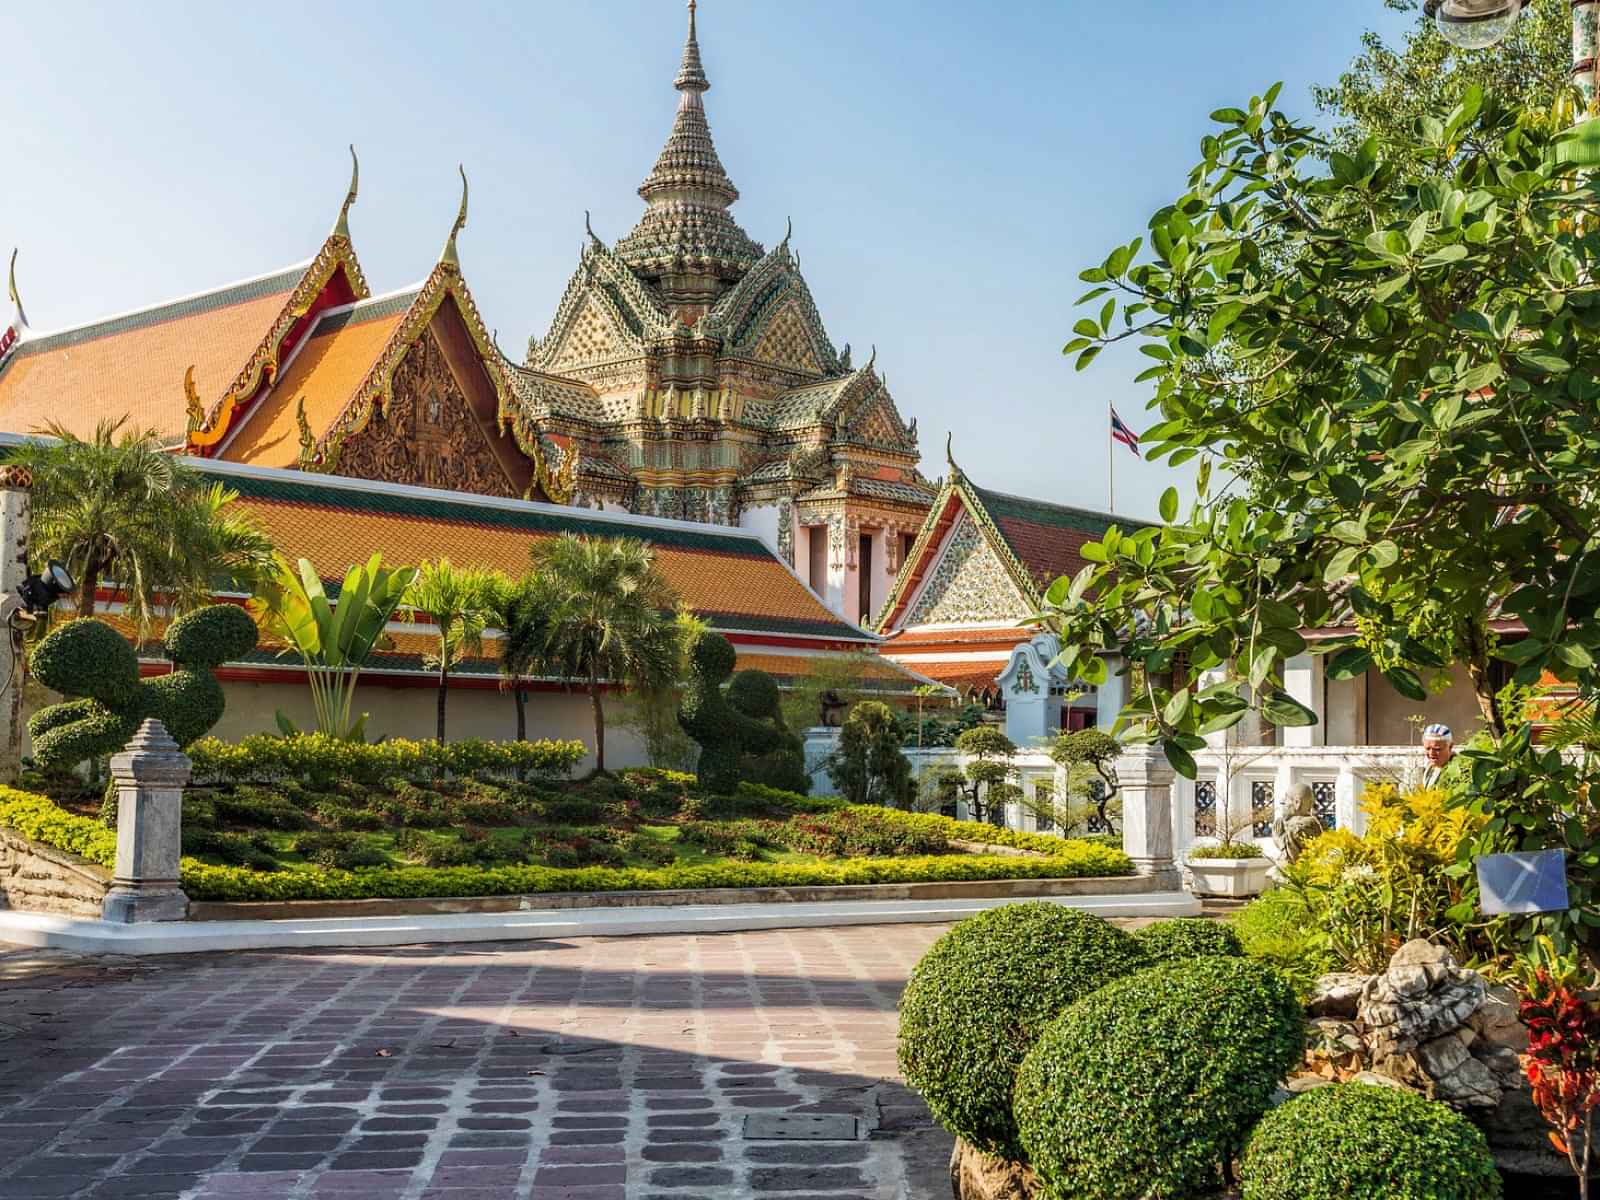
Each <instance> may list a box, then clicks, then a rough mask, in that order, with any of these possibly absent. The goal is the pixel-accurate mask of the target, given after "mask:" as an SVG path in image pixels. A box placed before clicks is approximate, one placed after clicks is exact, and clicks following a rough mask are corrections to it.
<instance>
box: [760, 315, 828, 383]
mask: <svg viewBox="0 0 1600 1200" xmlns="http://www.w3.org/2000/svg"><path fill="white" fill-rule="evenodd" d="M755 357H756V358H759V359H761V360H762V361H764V362H770V363H777V364H779V365H780V366H785V367H800V368H802V369H803V370H806V371H817V372H820V371H821V370H822V366H821V364H820V363H819V362H818V361H817V351H816V348H815V347H814V346H813V345H812V343H811V330H810V329H809V328H808V327H807V325H806V320H805V318H804V317H803V316H801V314H800V310H799V308H798V306H796V305H795V304H793V303H790V304H785V305H784V306H783V308H781V309H780V310H779V311H778V312H777V313H776V314H775V315H774V316H773V318H772V320H770V321H769V322H767V328H766V331H765V332H764V333H762V335H761V341H760V342H758V343H757V344H756V350H755Z"/></svg>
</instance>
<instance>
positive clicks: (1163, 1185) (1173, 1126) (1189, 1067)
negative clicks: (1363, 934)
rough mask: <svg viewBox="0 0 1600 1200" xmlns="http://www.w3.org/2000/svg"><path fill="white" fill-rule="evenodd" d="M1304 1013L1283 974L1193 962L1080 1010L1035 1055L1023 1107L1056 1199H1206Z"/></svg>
mask: <svg viewBox="0 0 1600 1200" xmlns="http://www.w3.org/2000/svg"><path fill="white" fill-rule="evenodd" d="M1304 1021H1305V1016H1304V1013H1302V1011H1301V1009H1300V1005H1299V1003H1298V1002H1297V1001H1296V1000H1295V998H1294V993H1293V992H1292V991H1291V990H1290V989H1289V986H1288V984H1286V983H1285V982H1284V981H1283V979H1282V978H1281V977H1279V975H1278V974H1277V972H1275V971H1273V970H1272V969H1271V968H1270V967H1265V966H1262V965H1261V964H1259V963H1254V962H1251V961H1249V960H1248V959H1242V958H1191V959H1185V960H1183V961H1181V962H1172V963H1167V964H1165V965H1163V966H1158V967H1152V968H1151V969H1149V970H1146V971H1140V972H1139V973H1137V974H1135V975H1130V976H1128V977H1127V978H1125V979H1119V980H1117V981H1115V982H1113V983H1111V984H1108V985H1107V986H1106V987H1104V988H1102V989H1101V990H1099V991H1098V992H1095V993H1094V994H1093V995H1091V996H1088V997H1086V998H1084V999H1083V1000H1080V1001H1079V1002H1078V1003H1076V1004H1074V1005H1073V1006H1072V1007H1071V1008H1069V1009H1068V1010H1067V1011H1066V1012H1065V1013H1064V1014H1063V1015H1062V1016H1061V1018H1060V1019H1059V1020H1057V1021H1055V1022H1054V1023H1053V1024H1051V1025H1050V1027H1049V1028H1048V1029H1046V1030H1045V1031H1044V1034H1043V1036H1042V1037H1040V1038H1039V1041H1038V1044H1037V1045H1035V1046H1034V1047H1033V1049H1032V1050H1031V1051H1029V1053H1028V1056H1027V1058H1026V1059H1025V1060H1024V1061H1023V1064H1022V1069H1021V1070H1020V1071H1019V1072H1018V1074H1017V1086H1016V1093H1015V1097H1014V1111H1015V1118H1016V1122H1017V1127H1018V1129H1019V1130H1020V1131H1021V1141H1022V1145H1023V1147H1024V1149H1025V1151H1026V1153H1027V1156H1028V1161H1029V1162H1031V1163H1032V1164H1033V1168H1034V1170H1035V1171H1037V1172H1038V1175H1039V1179H1040V1181H1041V1182H1042V1183H1043V1184H1044V1188H1045V1193H1044V1194H1045V1195H1047V1196H1050V1197H1067V1196H1071V1197H1073V1198H1074V1200H1144V1198H1146V1197H1162V1198H1170V1197H1179V1196H1191V1195H1205V1194H1207V1193H1208V1192H1209V1191H1211V1190H1216V1189H1220V1188H1221V1187H1222V1186H1223V1184H1224V1182H1225V1171H1226V1169H1227V1167H1228V1165H1229V1164H1230V1163H1231V1162H1232V1160H1233V1158H1234V1156H1235V1154H1236V1153H1237V1151H1238V1150H1239V1148H1240V1147H1241V1146H1242V1145H1243V1144H1244V1140H1245V1137H1246V1136H1247V1135H1248V1134H1249V1132H1250V1129H1251V1127H1252V1126H1253V1125H1254V1124H1255V1123H1256V1121H1258V1120H1259V1119H1260V1117H1261V1114H1262V1113H1264V1112H1265V1111H1266V1109H1267V1106H1268V1104H1270V1103H1271V1098H1272V1093H1273V1091H1274V1089H1276V1088H1277V1086H1278V1084H1279V1081H1281V1080H1282V1079H1283V1077H1284V1076H1285V1075H1286V1074H1287V1073H1288V1072H1289V1071H1290V1070H1291V1069H1292V1068H1293V1067H1294V1066H1295V1064H1297V1063H1298V1062H1300V1060H1301V1056H1302V1054H1303V1052H1304V1049H1305V1033H1304Z"/></svg>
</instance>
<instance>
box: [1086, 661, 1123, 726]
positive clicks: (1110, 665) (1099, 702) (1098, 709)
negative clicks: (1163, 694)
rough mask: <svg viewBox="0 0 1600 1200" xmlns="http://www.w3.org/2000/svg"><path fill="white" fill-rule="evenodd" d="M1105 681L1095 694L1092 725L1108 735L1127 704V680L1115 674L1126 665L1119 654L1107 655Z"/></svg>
mask: <svg viewBox="0 0 1600 1200" xmlns="http://www.w3.org/2000/svg"><path fill="white" fill-rule="evenodd" d="M1105 662H1106V681H1105V682H1104V683H1102V684H1101V685H1100V686H1099V687H1098V688H1097V689H1096V692H1095V709H1094V724H1095V728H1096V729H1104V730H1106V731H1107V732H1108V733H1109V732H1110V730H1111V727H1112V726H1113V725H1115V724H1116V723H1117V715H1118V714H1119V713H1121V712H1122V706H1123V705H1124V704H1126V703H1127V702H1128V699H1127V697H1128V687H1127V684H1128V679H1127V676H1125V675H1118V674H1117V672H1118V671H1120V670H1122V669H1123V668H1125V667H1126V666H1127V665H1128V664H1127V663H1126V662H1125V661H1124V660H1123V658H1122V656H1121V655H1120V654H1107V655H1106V656H1105Z"/></svg>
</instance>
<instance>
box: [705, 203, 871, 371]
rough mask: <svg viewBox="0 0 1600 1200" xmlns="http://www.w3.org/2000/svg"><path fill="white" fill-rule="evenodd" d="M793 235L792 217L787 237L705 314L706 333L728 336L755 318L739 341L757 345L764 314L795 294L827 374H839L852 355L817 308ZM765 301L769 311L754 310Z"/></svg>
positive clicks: (768, 313) (762, 326) (845, 369)
mask: <svg viewBox="0 0 1600 1200" xmlns="http://www.w3.org/2000/svg"><path fill="white" fill-rule="evenodd" d="M793 236H794V222H793V221H792V220H791V221H790V222H789V225H788V229H787V231H786V232H785V233H784V235H783V241H781V242H779V243H778V244H777V245H776V246H774V247H773V248H772V249H771V250H770V251H768V252H767V253H766V254H765V255H763V256H762V257H761V259H760V260H759V261H758V262H757V263H756V264H755V266H753V267H751V268H750V269H749V270H748V271H746V272H745V274H744V275H743V277H741V278H740V280H739V281H738V282H737V283H736V284H734V285H733V287H731V288H729V289H728V291H727V293H726V294H725V295H723V296H722V297H721V298H720V299H718V301H717V303H716V304H715V305H714V306H713V307H712V309H711V311H709V312H708V313H706V315H705V316H704V317H702V318H701V322H702V323H703V328H704V331H705V332H706V333H708V334H709V335H711V336H713V337H722V338H724V339H725V340H726V338H727V335H728V334H729V333H737V332H738V331H739V329H740V326H741V325H742V324H744V323H745V322H746V321H752V322H753V323H752V324H751V326H750V328H749V329H748V330H745V331H744V336H743V337H741V338H739V344H740V345H753V344H754V343H755V342H757V341H759V339H760V334H761V333H762V332H763V331H764V329H765V324H764V322H763V320H762V318H763V317H765V316H767V315H770V313H775V312H776V311H777V310H778V309H779V308H781V307H782V301H783V300H785V299H786V298H789V297H793V298H794V299H795V301H796V302H797V303H798V304H799V305H800V310H801V317H802V319H803V320H804V321H805V323H806V328H807V329H808V330H809V331H810V333H811V335H812V338H813V340H814V341H815V343H816V349H817V352H818V353H817V358H818V361H819V362H820V364H821V367H822V374H823V377H824V378H830V377H837V376H838V375H840V374H842V373H845V372H847V371H849V370H850V365H849V360H848V356H847V354H841V353H840V352H839V351H838V350H837V349H836V348H835V347H834V344H833V339H832V338H830V337H829V336H828V330H827V327H826V326H825V325H824V324H823V323H822V314H821V313H820V312H819V311H818V310H817V301H816V297H814V296H813V295H812V294H811V285H810V284H808V283H807V282H806V278H805V275H804V274H803V273H802V272H801V270H800V259H799V258H798V257H797V256H796V255H795V254H794V253H793V251H791V250H790V249H789V242H790V239H791V238H792V237H793ZM780 279H781V280H783V281H784V283H785V285H786V286H783V287H782V289H781V290H780V291H778V292H776V293H774V294H772V295H771V296H767V294H766V293H767V291H768V289H769V288H770V287H771V286H772V285H773V284H775V283H777V282H778V281H779V280H780ZM763 301H765V302H766V304H767V308H766V311H764V312H762V313H755V314H753V313H752V309H753V308H754V307H755V306H756V305H757V304H758V303H762V302H763ZM730 348H731V347H730Z"/></svg>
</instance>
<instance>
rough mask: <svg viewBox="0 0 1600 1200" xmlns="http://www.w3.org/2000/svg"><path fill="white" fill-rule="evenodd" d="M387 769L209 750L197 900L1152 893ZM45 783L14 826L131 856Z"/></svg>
mask: <svg viewBox="0 0 1600 1200" xmlns="http://www.w3.org/2000/svg"><path fill="white" fill-rule="evenodd" d="M267 740H268V741H271V740H272V739H267ZM280 741H281V740H280ZM379 751H380V748H364V749H363V750H357V751H339V753H338V754H337V755H335V754H334V753H333V752H332V751H329V753H328V754H327V755H326V756H323V757H320V758H319V757H317V756H316V755H311V756H302V757H300V758H298V759H297V760H295V761H293V762H287V761H279V760H281V759H282V757H283V756H282V752H281V751H276V750H274V751H273V752H272V753H267V754H261V755H254V756H250V755H241V754H240V753H239V752H238V751H237V750H235V749H233V748H226V749H225V751H224V750H219V751H216V752H213V749H212V748H211V747H208V745H207V744H206V743H202V744H201V745H200V746H197V747H196V748H195V750H194V751H192V752H191V753H192V757H194V758H195V764H196V774H197V777H198V778H199V779H200V781H201V782H200V783H199V784H197V785H196V786H192V787H191V788H190V789H189V791H188V792H187V793H186V795H185V799H184V814H183V841H184V851H185V856H184V859H183V864H182V883H183V887H184V890H185V891H186V892H187V893H188V894H189V897H190V899H191V900H195V901H216V902H249V901H271V902H286V901H314V900H315V901H320V900H341V901H344V900H383V899H420V898H438V899H441V900H448V899H452V898H471V897H486V896H509V897H518V896H537V895H572V894H578V893H650V894H655V895H657V896H661V895H662V894H664V893H681V892H691V893H699V892H706V891H711V890H722V889H745V890H748V889H772V888H777V889H795V888H816V887H821V888H829V889H833V888H841V887H858V886H863V885H883V884H925V883H965V882H978V881H986V880H1073V879H1087V878H1094V877H1118V876H1131V875H1132V874H1133V868H1132V864H1131V863H1130V862H1129V860H1128V858H1127V856H1126V855H1124V854H1123V853H1122V852H1121V851H1120V850H1118V849H1115V848H1112V847H1108V846H1105V845H1100V844H1093V843H1089V842H1084V841H1077V840H1070V839H1064V838H1056V837H1050V836H1045V835H1038V834H1026V833H1018V832H1015V831H1011V830H1004V829H997V828H995V827H992V826H988V825H979V824H974V823H970V822H960V821H954V820H951V819H949V818H946V817H942V816H936V815H931V814H925V813H908V812H900V811H895V810H889V809H883V808H877V807H873V806H851V805H848V804H845V803H844V802H842V801H839V800H836V799H818V798H811V797H805V796H799V795H795V794H793V793H788V792H780V791H776V790H773V789H768V788H761V787H756V786H752V785H741V787H740V790H739V793H738V794H737V795H733V796H706V795H703V794H701V793H699V792H698V791H697V790H696V789H695V786H694V781H693V779H692V777H690V776H684V775H676V774H673V773H670V772H661V771H625V772H623V773H622V774H621V775H620V776H615V777H613V776H600V777H596V778H594V779H590V780H587V781H583V782H573V781H569V780H566V779H563V778H560V777H559V776H558V775H557V774H556V773H555V772H554V771H553V770H548V769H546V770H538V771H533V772H530V774H531V775H532V777H531V778H526V779H518V778H515V776H514V774H513V773H511V772H508V771H507V770H506V764H503V763H499V762H493V763H489V764H487V766H488V768H489V769H487V770H475V769H474V768H475V767H478V766H479V764H476V763H473V762H471V761H466V762H454V761H453V760H452V761H451V762H441V761H439V760H438V759H437V757H434V758H428V757H423V756H419V755H413V754H411V753H410V751H408V750H406V749H404V748H399V749H396V748H393V747H386V748H382V749H381V753H380V752H379ZM263 763H265V764H267V766H266V767H264V766H263ZM452 765H454V766H457V767H463V766H464V767H465V769H464V770H462V771H461V772H460V773H459V774H452V773H448V771H447V768H448V767H450V766H452ZM268 769H270V773H271V776H272V777H267V778H263V777H262V776H263V775H266V774H267V773H268ZM30 782H32V783H33V784H35V785H36V786H39V787H41V788H42V789H44V791H47V792H50V793H52V794H50V795H46V794H41V793H27V792H15V791H8V792H3V793H0V825H3V826H8V827H12V828H16V829H17V830H18V831H19V832H20V833H22V834H23V835H24V836H26V837H29V838H33V839H35V840H37V841H41V842H44V843H45V844H48V845H54V846H58V847H60V848H62V849H66V850H70V851H72V852H73V853H77V854H81V855H83V857H85V858H86V859H88V860H90V861H91V862H99V863H102V864H103V865H109V864H110V862H111V859H112V857H113V856H114V853H115V837H114V834H113V833H112V831H111V830H110V828H108V827H107V824H106V819H107V818H108V817H109V816H110V811H109V807H108V806H103V805H102V803H101V801H100V799H99V797H98V795H97V794H94V793H92V792H91V791H87V790H85V789H84V788H83V787H82V786H81V785H79V784H77V783H75V782H74V781H72V780H70V779H67V780H43V779H35V780H31V781H30ZM974 851H977V852H976V853H974ZM657 902H660V901H659V900H658V901H657Z"/></svg>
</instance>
